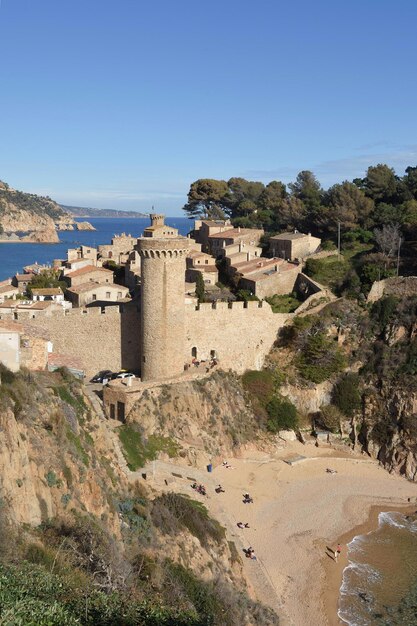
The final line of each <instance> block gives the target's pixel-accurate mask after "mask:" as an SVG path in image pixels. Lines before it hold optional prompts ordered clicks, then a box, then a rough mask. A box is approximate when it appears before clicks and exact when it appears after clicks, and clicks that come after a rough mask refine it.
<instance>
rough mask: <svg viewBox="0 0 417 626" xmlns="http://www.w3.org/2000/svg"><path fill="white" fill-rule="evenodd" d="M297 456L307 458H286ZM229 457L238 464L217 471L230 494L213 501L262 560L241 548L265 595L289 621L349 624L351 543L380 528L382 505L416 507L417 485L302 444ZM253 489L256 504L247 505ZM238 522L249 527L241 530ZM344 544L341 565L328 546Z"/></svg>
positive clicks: (363, 461)
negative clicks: (346, 588) (341, 610)
mask: <svg viewBox="0 0 417 626" xmlns="http://www.w3.org/2000/svg"><path fill="white" fill-rule="evenodd" d="M294 455H303V456H304V457H306V458H305V460H302V461H300V462H298V463H296V464H295V465H292V466H290V465H288V464H287V463H285V461H284V459H287V458H289V457H293V456H294ZM228 460H229V462H230V463H231V464H232V466H233V469H225V468H224V467H222V466H221V465H220V466H217V467H215V468H214V471H213V478H214V480H215V481H217V482H218V483H221V484H222V486H223V487H224V489H225V493H221V494H214V495H211V494H209V498H208V499H207V500H206V503H207V505H208V508H209V509H210V510H211V511H212V513H213V515H215V516H216V517H218V519H220V521H222V522H223V523H225V522H227V526H228V528H229V532H230V534H231V535H232V537H231V538H232V539H233V540H234V541H235V543H236V545H237V547H238V549H239V550H240V551H241V550H242V548H243V547H248V546H250V545H251V546H253V548H254V549H255V554H256V556H257V560H256V561H251V560H250V559H246V558H244V554H243V553H242V552H241V554H242V557H243V562H244V568H245V571H246V574H247V577H248V580H249V581H250V583H251V585H252V586H253V589H254V592H255V593H256V596H257V597H258V599H259V600H261V601H263V602H264V603H266V604H268V605H270V606H272V607H273V608H275V609H278V611H279V615H280V617H281V624H283V626H316V625H317V626H318V625H328V626H339V625H340V624H343V622H341V621H340V620H339V619H338V617H337V608H338V598H339V589H340V585H341V579H342V572H343V569H344V567H345V565H346V564H347V556H346V552H347V548H346V544H347V543H348V542H349V541H350V540H351V539H352V538H353V537H354V536H355V535H357V534H363V533H365V532H369V531H370V530H373V529H375V528H376V527H377V524H378V513H379V512H380V511H390V510H403V509H404V508H407V509H408V510H410V509H412V507H413V503H416V502H417V485H416V484H414V483H410V482H408V481H406V480H405V479H404V478H401V477H399V476H397V475H390V474H389V473H388V472H387V471H386V470H384V469H383V468H382V467H380V466H379V464H378V463H377V462H375V461H372V460H370V459H369V458H368V457H367V456H364V455H355V454H353V453H350V452H349V451H348V450H347V451H346V452H344V451H343V450H335V449H332V448H331V447H325V446H324V447H320V448H315V447H314V446H312V445H306V446H303V445H302V444H300V443H298V442H291V443H287V444H286V446H285V447H284V448H282V449H280V450H278V451H277V453H276V454H274V455H273V457H270V456H267V455H266V454H262V453H260V452H258V453H256V452H254V451H253V450H252V451H250V452H248V453H247V455H246V458H245V457H242V458H238V459H228ZM326 468H331V469H334V470H336V473H334V474H330V473H327V472H326ZM246 491H247V492H249V493H250V495H251V496H252V497H253V498H254V503H253V504H244V503H243V501H242V500H243V498H242V494H243V493H244V492H246ZM408 498H411V503H410V502H408ZM416 508H417V505H416V504H414V508H413V509H412V510H415V509H416ZM238 521H242V522H248V523H249V525H250V528H249V529H244V530H240V529H239V528H238V527H237V526H236V523H237V522H238ZM338 542H340V543H341V545H342V554H341V556H340V558H339V560H338V562H337V563H336V562H335V561H334V558H333V556H332V554H331V552H330V550H329V549H331V550H334V548H335V547H336V545H337V543H338Z"/></svg>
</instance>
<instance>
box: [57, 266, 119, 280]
mask: <svg viewBox="0 0 417 626" xmlns="http://www.w3.org/2000/svg"><path fill="white" fill-rule="evenodd" d="M91 272H107V274H112V275H113V272H112V270H106V268H105V267H96V266H95V265H86V266H85V267H80V269H79V270H74V271H73V272H68V274H65V276H68V277H69V278H73V277H75V276H82V275H83V274H90V273H91Z"/></svg>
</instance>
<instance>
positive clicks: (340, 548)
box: [334, 543, 342, 563]
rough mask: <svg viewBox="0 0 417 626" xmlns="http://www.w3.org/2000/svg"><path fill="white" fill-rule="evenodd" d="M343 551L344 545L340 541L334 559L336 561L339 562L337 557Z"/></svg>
mask: <svg viewBox="0 0 417 626" xmlns="http://www.w3.org/2000/svg"><path fill="white" fill-rule="evenodd" d="M341 551H342V546H341V545H340V543H338V544H337V548H336V550H335V552H334V560H335V561H336V563H337V559H338V558H339V555H340V553H341Z"/></svg>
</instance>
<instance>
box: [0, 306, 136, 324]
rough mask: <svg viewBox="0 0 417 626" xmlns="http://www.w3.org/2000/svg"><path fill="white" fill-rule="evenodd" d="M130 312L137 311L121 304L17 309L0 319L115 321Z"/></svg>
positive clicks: (2, 314)
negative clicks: (92, 319)
mask: <svg viewBox="0 0 417 626" xmlns="http://www.w3.org/2000/svg"><path fill="white" fill-rule="evenodd" d="M132 311H133V312H135V311H136V312H137V309H135V308H134V307H132V306H129V307H125V306H123V304H121V305H118V306H111V307H89V308H79V309H78V308H77V309H64V308H59V309H54V310H51V311H48V309H46V310H36V309H32V310H30V309H28V310H24V309H21V310H19V309H17V310H15V311H11V312H1V313H0V319H7V320H9V319H11V320H22V321H28V320H33V319H39V318H54V319H61V318H70V319H78V318H82V317H86V316H87V317H89V318H99V317H103V316H106V318H108V317H112V318H114V319H116V318H118V317H120V316H121V315H124V314H126V313H129V314H131V312H132ZM138 315H139V313H138Z"/></svg>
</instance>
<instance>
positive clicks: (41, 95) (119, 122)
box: [0, 0, 417, 215]
mask: <svg viewBox="0 0 417 626" xmlns="http://www.w3.org/2000/svg"><path fill="white" fill-rule="evenodd" d="M0 1H1V6H0V62H1V71H0V115H1V134H0V179H2V180H5V181H7V182H9V184H10V185H12V186H13V187H16V188H18V189H22V190H25V191H26V190H27V191H32V192H35V193H45V194H49V195H51V196H52V197H53V198H54V199H57V200H58V201H60V202H63V203H67V204H78V205H81V206H97V207H103V208H125V209H137V210H149V208H150V206H151V205H152V204H154V205H155V207H156V208H157V209H158V210H160V211H165V212H166V213H167V214H170V215H179V214H181V207H182V205H183V203H184V201H185V199H186V194H187V192H188V189H189V185H190V183H191V182H192V181H193V180H195V179H197V178H224V179H228V178H230V177H231V176H243V177H246V178H250V179H253V180H262V181H264V182H268V181H269V180H272V179H279V180H283V181H284V182H289V181H291V180H293V179H294V178H295V176H296V174H297V172H298V171H300V170H301V169H311V170H313V171H314V172H315V173H316V175H317V176H318V177H319V179H320V181H321V182H322V184H323V185H324V186H326V187H327V186H328V185H330V184H332V183H334V182H337V181H339V180H343V179H351V178H353V177H355V176H361V175H363V174H364V172H365V169H366V167H367V166H368V165H369V164H375V163H378V162H386V163H388V164H389V165H391V166H393V167H395V169H396V171H397V173H399V174H402V173H403V170H404V168H405V167H406V166H407V165H416V164H417V134H416V131H417V128H416V126H417V77H416V68H417V37H416V24H417V3H416V2H415V0H396V1H395V2H394V0H391V1H387V0H361V1H358V0H345V1H341V0H340V1H338V0H329V1H327V0H317V1H316V2H312V1H311V0H298V1H297V0H292V1H290V0H286V1H285V2H284V1H282V0H269V1H267V0H258V1H257V2H255V1H252V2H247V1H246V0H222V1H220V0H210V1H209V0H193V1H191V0H152V1H148V2H143V1H142V0H114V1H112V2H111V1H110V0H101V1H99V0H0Z"/></svg>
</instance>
